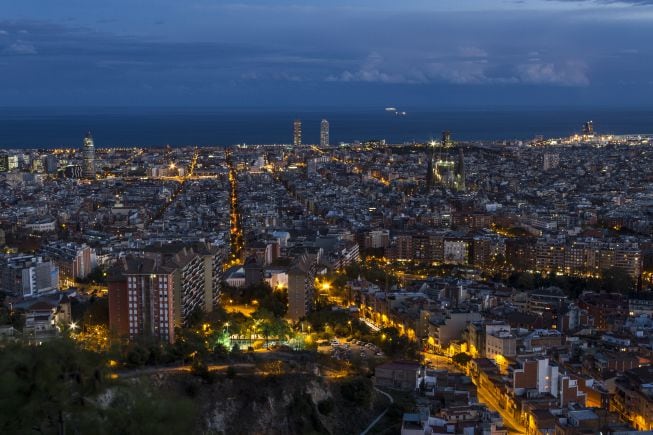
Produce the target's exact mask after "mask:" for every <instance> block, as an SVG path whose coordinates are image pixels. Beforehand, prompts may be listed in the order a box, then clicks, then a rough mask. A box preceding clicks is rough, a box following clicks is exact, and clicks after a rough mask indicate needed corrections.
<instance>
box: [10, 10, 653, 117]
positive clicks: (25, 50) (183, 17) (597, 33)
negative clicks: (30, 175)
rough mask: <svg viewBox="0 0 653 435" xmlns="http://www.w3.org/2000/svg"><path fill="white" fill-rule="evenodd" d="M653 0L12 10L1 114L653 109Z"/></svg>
mask: <svg viewBox="0 0 653 435" xmlns="http://www.w3.org/2000/svg"><path fill="white" fill-rule="evenodd" d="M652 55H653V0H648V1H644V0H642V1H630V2H616V1H610V0H604V1H594V0H586V1H582V0H581V1H547V0H517V1H500V0H498V1H494V0H421V1H420V0H394V1H386V0H360V1H342V0H328V1H327V0H320V1H318V0H305V1H299V0H296V1H287V0H265V1H263V0H259V1H248V0H242V1H229V0H188V1H180V0H111V1H102V2H100V1H95V0H84V1H82V0H57V1H55V0H41V1H36V0H20V1H10V0H5V1H3V2H2V4H1V5H0V105H2V106H154V105H160V106H191V107H193V106H216V107H264V108H265V107H267V108H294V107H316V108H319V107H348V108H349V107H370V106H374V105H383V106H386V105H392V106H401V107H442V106H450V107H478V106H586V107H649V108H650V107H653V56H652Z"/></svg>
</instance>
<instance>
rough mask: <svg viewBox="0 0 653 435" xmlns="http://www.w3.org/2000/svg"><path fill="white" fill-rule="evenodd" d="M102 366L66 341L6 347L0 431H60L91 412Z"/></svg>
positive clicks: (0, 367) (1, 359)
mask: <svg viewBox="0 0 653 435" xmlns="http://www.w3.org/2000/svg"><path fill="white" fill-rule="evenodd" d="M105 366H106V362H105V361H104V358H103V357H102V356H100V355H98V354H95V353H93V352H88V351H85V350H83V349H80V348H78V347H77V346H76V345H75V343H74V342H72V341H71V340H70V339H58V340H52V341H49V342H45V343H43V344H42V345H41V346H30V347H27V346H23V345H19V344H10V345H8V346H7V347H5V348H4V349H3V352H2V353H0V432H1V433H28V432H41V433H63V432H65V430H66V427H70V426H71V424H72V422H73V421H74V420H75V419H76V418H77V416H78V415H81V414H82V413H84V412H88V410H89V409H92V405H93V401H92V400H91V399H90V398H91V396H94V395H96V394H97V393H99V392H100V390H101V384H102V380H103V379H104V374H103V371H104V369H103V367H105ZM73 416H75V417H73Z"/></svg>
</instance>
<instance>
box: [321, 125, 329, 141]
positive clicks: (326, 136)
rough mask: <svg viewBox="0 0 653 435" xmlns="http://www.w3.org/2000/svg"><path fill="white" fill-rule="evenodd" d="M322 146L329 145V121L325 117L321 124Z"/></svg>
mask: <svg viewBox="0 0 653 435" xmlns="http://www.w3.org/2000/svg"><path fill="white" fill-rule="evenodd" d="M320 146H321V147H328V146H329V121H327V120H326V119H323V120H322V123H321V124H320Z"/></svg>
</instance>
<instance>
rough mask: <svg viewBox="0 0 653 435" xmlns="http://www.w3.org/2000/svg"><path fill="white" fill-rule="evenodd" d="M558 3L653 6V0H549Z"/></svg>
mask: <svg viewBox="0 0 653 435" xmlns="http://www.w3.org/2000/svg"><path fill="white" fill-rule="evenodd" d="M547 1H550V2H556V3H596V4H604V5H613V4H622V5H632V6H651V5H653V0H547Z"/></svg>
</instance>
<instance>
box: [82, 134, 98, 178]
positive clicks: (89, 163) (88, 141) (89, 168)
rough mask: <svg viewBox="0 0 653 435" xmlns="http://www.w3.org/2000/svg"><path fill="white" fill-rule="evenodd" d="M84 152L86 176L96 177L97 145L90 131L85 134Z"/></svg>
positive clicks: (84, 173)
mask: <svg viewBox="0 0 653 435" xmlns="http://www.w3.org/2000/svg"><path fill="white" fill-rule="evenodd" d="M82 152H83V156H84V166H83V169H84V172H83V175H84V178H95V145H94V144H93V136H91V132H90V131H89V132H88V133H86V136H84V147H83V149H82Z"/></svg>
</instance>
